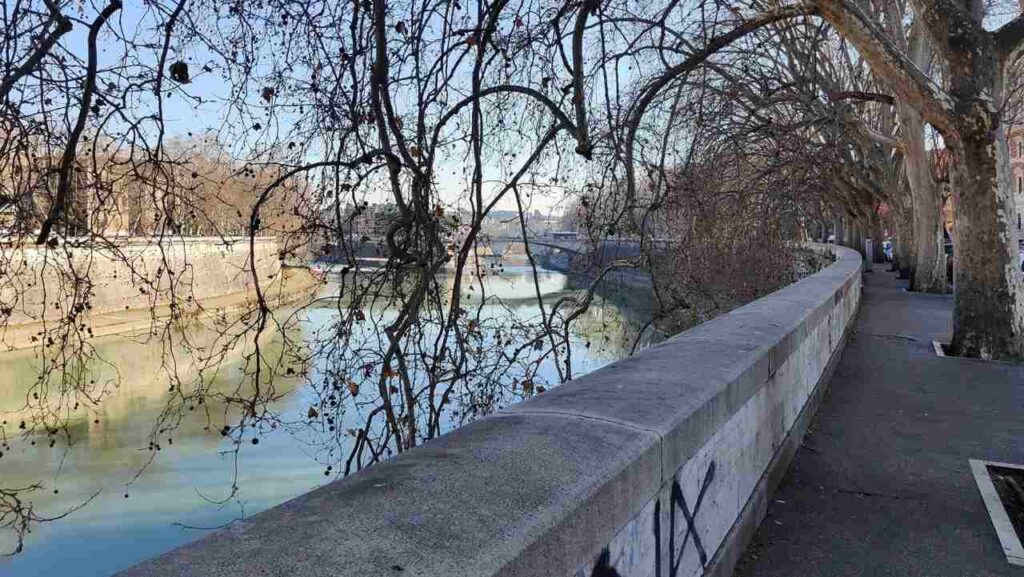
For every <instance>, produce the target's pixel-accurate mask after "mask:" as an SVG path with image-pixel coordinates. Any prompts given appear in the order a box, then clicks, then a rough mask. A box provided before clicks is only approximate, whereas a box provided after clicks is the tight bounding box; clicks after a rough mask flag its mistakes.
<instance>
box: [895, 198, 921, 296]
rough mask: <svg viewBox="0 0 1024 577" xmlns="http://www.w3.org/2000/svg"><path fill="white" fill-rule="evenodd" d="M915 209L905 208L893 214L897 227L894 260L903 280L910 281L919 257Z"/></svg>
mask: <svg viewBox="0 0 1024 577" xmlns="http://www.w3.org/2000/svg"><path fill="white" fill-rule="evenodd" d="M913 212H914V211H913V209H908V208H903V209H900V210H897V211H894V212H893V223H894V224H895V227H896V247H895V250H894V251H893V260H894V261H895V263H894V264H895V266H896V270H898V271H899V273H900V278H901V279H910V277H911V274H912V273H913V269H914V263H915V262H916V261H917V256H916V255H915V254H914V222H913V220H914V217H913Z"/></svg>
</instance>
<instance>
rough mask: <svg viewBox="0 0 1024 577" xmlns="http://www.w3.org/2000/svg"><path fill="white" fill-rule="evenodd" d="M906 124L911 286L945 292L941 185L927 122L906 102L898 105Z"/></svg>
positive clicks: (904, 141)
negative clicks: (927, 146) (913, 257)
mask: <svg viewBox="0 0 1024 577" xmlns="http://www.w3.org/2000/svg"><path fill="white" fill-rule="evenodd" d="M897 114H898V115H899V117H900V122H901V123H902V124H903V129H904V134H903V137H902V141H903V146H904V149H905V156H904V165H905V166H906V170H907V184H908V185H909V186H910V198H911V203H912V206H913V219H914V243H915V245H914V254H915V255H916V257H917V262H915V263H914V268H913V274H912V276H911V283H910V290H912V291H917V292H925V293H939V294H944V293H947V292H949V284H948V283H947V282H946V267H945V259H942V258H940V256H941V255H942V250H943V247H942V244H943V243H942V219H941V213H942V206H941V202H940V199H939V191H938V187H936V186H935V180H934V179H933V178H932V170H931V160H930V159H929V158H928V151H927V150H926V149H925V141H924V122H923V121H922V120H921V115H920V114H919V113H918V112H917V111H916V110H914V109H913V108H911V107H909V106H906V105H904V104H899V105H898V106H897Z"/></svg>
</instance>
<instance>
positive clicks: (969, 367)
mask: <svg viewBox="0 0 1024 577" xmlns="http://www.w3.org/2000/svg"><path fill="white" fill-rule="evenodd" d="M886 268H887V267H885V266H880V265H875V272H874V273H866V274H865V275H864V278H865V289H864V298H863V300H862V304H861V307H862V308H861V312H860V317H859V319H858V321H857V324H856V325H855V327H854V332H853V333H852V334H851V336H850V341H849V344H848V346H847V348H846V351H845V353H844V354H843V358H842V359H841V360H840V363H839V365H838V367H837V368H836V372H835V374H834V376H833V377H832V384H831V388H830V390H829V392H828V394H827V396H826V397H825V399H824V401H823V402H822V405H821V408H820V410H819V412H818V415H817V417H816V418H815V421H814V423H812V425H811V427H810V429H809V430H808V432H807V436H806V437H805V439H804V442H803V446H802V447H801V448H800V450H799V451H798V452H797V455H796V457H795V459H794V460H793V464H792V466H791V467H790V471H789V472H788V473H787V476H786V478H785V480H783V482H782V485H781V486H780V487H779V490H778V491H777V492H776V494H775V496H774V497H773V502H772V503H771V505H770V507H769V509H768V514H767V516H766V517H765V520H764V521H763V522H762V523H761V526H760V527H759V528H758V531H757V534H756V536H755V537H754V540H753V542H752V544H751V546H750V547H749V549H748V551H747V553H746V555H745V557H744V559H742V560H741V562H740V565H739V566H738V567H737V570H736V575H737V576H738V577H801V576H815V577H819V576H820V577H835V576H847V575H849V576H853V575H857V576H889V575H891V576H899V577H911V576H920V577H940V576H956V577H976V576H988V575H1011V576H1013V575H1020V576H1024V567H1014V566H1011V565H1009V564H1008V563H1007V562H1006V557H1005V556H1004V555H1003V552H1002V548H1001V547H1000V545H999V541H998V539H997V538H996V534H995V531H994V529H993V528H992V523H991V522H990V521H989V518H988V514H987V513H986V512H985V508H984V505H983V503H982V500H981V497H980V495H979V493H978V489H977V487H976V485H975V482H974V478H973V477H972V476H971V471H970V466H969V465H968V462H967V460H968V459H969V458H977V459H986V460H993V461H1007V462H1011V463H1024V365H1011V364H1007V363H991V362H984V361H977V360H966V359H956V358H939V357H937V356H936V355H935V353H934V350H933V348H932V340H933V339H936V340H939V341H942V342H948V340H949V335H950V332H951V322H952V321H951V318H952V317H951V309H952V304H953V301H952V298H951V297H943V296H930V295H915V294H910V293H907V292H906V291H904V290H903V289H904V287H905V286H906V285H905V283H904V282H902V281H898V280H896V279H895V277H894V275H893V274H892V273H888V272H884V270H885V269H886Z"/></svg>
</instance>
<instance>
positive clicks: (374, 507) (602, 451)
mask: <svg viewBox="0 0 1024 577" xmlns="http://www.w3.org/2000/svg"><path fill="white" fill-rule="evenodd" d="M835 250H836V251H837V258H836V261H835V263H834V264H832V265H831V266H829V267H827V268H826V269H824V270H822V271H821V272H818V273H816V274H814V275H811V276H809V277H807V278H804V279H802V280H800V281H799V282H797V283H795V284H793V285H791V286H788V287H786V288H784V289H782V290H780V291H777V292H775V293H773V294H771V295H769V296H767V297H765V298H762V299H759V300H757V301H754V302H752V303H750V304H748V305H746V306H744V307H741V308H739V309H736V310H734V311H732V312H730V313H728V314H725V315H722V316H720V317H718V318H716V319H714V320H712V321H710V322H707V323H704V324H702V325H700V326H697V327H695V328H693V329H691V330H689V331H687V332H685V333H683V334H681V335H679V336H677V337H675V338H673V339H670V340H669V341H667V342H665V343H663V344H661V345H658V346H655V347H652V348H650V349H648V350H646V351H643V352H641V353H639V354H637V355H634V356H632V357H630V358H628V359H625V360H623V361H620V362H617V363H614V364H612V365H609V366H607V367H605V368H603V369H601V370H598V371H595V372H593V373H590V374H588V375H585V376H583V377H581V378H579V379H576V380H574V381H572V382H570V383H568V384H565V385H563V386H560V387H557V388H555V389H552V390H550V391H548V392H546V393H544V394H542V395H539V396H538V397H535V398H533V399H531V400H529V401H527V402H524V403H521V404H519V405H516V406H514V407H511V408H509V409H507V410H504V411H502V412H500V413H499V414H497V415H495V416H492V417H489V418H485V419H482V420H479V421H476V422H474V423H472V424H470V425H468V426H466V427H463V428H461V429H458V430H456V431H454V432H452V433H450V434H447V435H444V436H442V437H440V438H438V439H436V440H434V441H432V442H430V443H427V444H425V445H424V446H422V447H419V448H417V449H415V450H412V451H407V452H405V453H403V454H402V455H400V456H398V457H397V458H395V459H392V460H391V461H389V462H386V463H383V464H381V465H377V466H374V467H372V468H370V469H367V470H364V471H362V472H360V473H357V474H355V475H352V476H351V477H348V478H346V479H343V480H341V481H337V482H334V483H331V484H328V485H326V486H324V487H322V488H320V489H317V490H315V491H313V492H311V493H308V494H306V495H303V496H301V497H298V498H296V499H293V500H291V501H289V502H287V503H285V504H283V505H280V506H278V507H275V508H273V509H270V510H268V511H266V512H263V513H260V514H258V515H255V516H254V517H251V518H249V519H246V520H244V521H241V522H238V523H235V524H233V525H232V526H230V528H228V529H225V530H222V531H219V532H217V533H214V534H212V535H210V536H207V537H205V538H203V539H201V540H199V541H197V542H195V543H193V544H191V545H187V546H185V547H182V548H180V549H178V550H175V551H172V552H170V553H168V554H166V555H163V556H161V557H158V558H156V559H153V560H150V561H148V562H146V563H144V564H142V565H140V566H137V567H135V568H133V569H131V570H129V571H127V572H126V573H124V575H129V576H136V577H141V576H146V577H170V576H172V575H173V576H175V577H179V576H182V577H187V576H199V575H203V576H215V575H216V576H220V575H237V576H241V575H278V576H283V575H303V576H321V575H322V576H326V575H331V576H340V575H353V576H366V575H378V576H388V575H394V576H398V575H403V576H409V575H424V576H427V575H429V576H437V575H445V576H467V577H469V576H472V577H486V576H495V575H551V576H556V577H569V576H580V577H585V576H611V575H617V576H622V577H639V576H654V577H676V576H684V575H685V576H693V575H702V574H703V575H728V574H730V573H731V571H732V568H733V565H734V563H735V561H736V559H737V558H738V556H739V555H740V554H741V553H742V552H743V549H744V547H745V545H746V542H747V540H748V538H749V536H750V535H751V534H752V532H753V530H754V529H755V528H756V526H757V524H758V522H759V521H760V519H761V518H762V516H763V514H764V510H765V506H766V501H767V499H768V496H769V495H770V494H771V492H772V490H773V489H774V486H775V484H776V483H777V480H778V479H779V478H780V477H781V475H782V473H783V472H784V471H785V469H786V467H787V466H788V463H789V460H790V459H791V457H792V454H793V452H794V451H795V448H796V447H797V446H798V444H799V442H800V438H801V437H802V435H803V432H804V431H805V429H806V426H807V424H808V422H809V420H810V418H811V417H812V416H813V414H814V412H815V410H816V408H817V405H818V401H819V399H820V397H821V395H822V394H823V391H824V390H825V388H826V386H827V382H828V377H829V374H830V368H831V367H832V366H834V362H835V361H836V360H837V359H838V357H839V356H840V354H841V352H842V347H843V344H844V343H845V337H846V333H847V330H848V328H849V327H850V325H851V322H852V320H853V317H854V315H855V314H856V312H857V309H858V304H859V302H860V294H861V275H860V270H861V259H860V256H859V255H858V254H857V253H855V252H854V251H852V250H849V249H846V248H842V247H836V248H835Z"/></svg>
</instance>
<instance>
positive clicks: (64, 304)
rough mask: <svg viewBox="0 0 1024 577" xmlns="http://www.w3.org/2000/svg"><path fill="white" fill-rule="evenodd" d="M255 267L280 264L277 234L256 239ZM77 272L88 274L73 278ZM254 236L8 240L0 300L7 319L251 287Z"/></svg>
mask: <svg viewBox="0 0 1024 577" xmlns="http://www.w3.org/2000/svg"><path fill="white" fill-rule="evenodd" d="M253 248H254V252H255V260H256V266H257V271H258V273H259V275H260V278H261V280H262V279H270V278H273V277H274V276H276V275H277V274H278V272H279V271H280V260H279V258H278V247H277V241H276V239H274V238H272V237H266V238H257V239H255V243H254V246H253ZM75 279H87V280H81V281H78V282H76V281H75ZM252 285H253V279H252V273H251V270H250V265H249V238H248V237H238V238H226V239H224V238H174V237H169V238H165V239H161V240H160V241H157V239H146V238H141V239H138V238H136V239H124V240H120V241H113V242H110V243H106V244H104V245H98V246H95V247H93V248H85V247H84V246H82V247H78V246H76V245H75V242H73V241H72V242H70V243H65V244H64V245H63V246H58V247H55V248H41V247H37V246H35V245H28V246H7V247H4V248H3V249H2V253H0V307H2V308H3V309H4V312H5V313H6V314H5V316H6V321H7V324H8V325H19V324H25V323H35V322H39V321H42V320H44V316H45V318H46V319H52V318H57V317H61V316H65V315H66V314H67V310H68V308H69V307H70V306H73V304H79V303H86V302H87V303H88V311H89V313H90V314H92V315H97V314H103V313H110V312H115V311H123V310H126V309H128V310H131V309H141V308H147V307H154V306H162V305H166V304H169V303H170V302H171V301H172V299H175V300H177V301H178V303H179V304H180V306H183V307H189V306H193V304H194V303H195V302H197V301H198V302H199V303H202V301H203V300H204V299H209V298H212V297H218V296H223V295H226V294H231V293H238V292H244V291H247V290H251V289H252Z"/></svg>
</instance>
